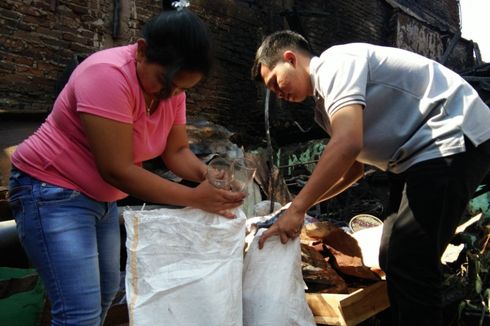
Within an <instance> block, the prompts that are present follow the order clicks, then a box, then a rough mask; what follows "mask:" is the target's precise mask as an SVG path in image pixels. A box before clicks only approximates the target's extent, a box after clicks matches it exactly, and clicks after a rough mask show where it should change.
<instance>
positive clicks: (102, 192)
mask: <svg viewBox="0 0 490 326" xmlns="http://www.w3.org/2000/svg"><path fill="white" fill-rule="evenodd" d="M209 68H210V48H209V38H208V34H207V30H206V27H205V25H204V24H203V22H202V21H201V20H200V19H199V18H198V17H197V16H196V15H194V14H192V13H191V12H190V11H188V10H180V11H165V12H162V13H161V14H159V15H158V16H156V17H155V18H154V19H153V20H151V21H150V22H149V23H148V24H147V25H146V26H145V28H144V30H143V38H142V39H139V40H138V41H137V42H136V43H135V44H131V45H128V46H122V47H116V48H111V49H107V50H102V51H99V52H97V53H95V54H93V55H91V56H89V57H88V58H87V59H85V60H84V61H83V62H82V63H81V64H80V65H79V66H78V67H77V68H76V69H75V70H74V72H73V73H72V75H71V77H70V79H69V81H68V83H67V84H66V86H65V88H64V89H63V91H62V92H61V93H60V95H59V96H58V98H57V100H56V102H55V103H54V107H53V111H52V113H51V114H50V115H49V116H48V118H47V119H46V121H45V122H44V123H43V125H42V126H41V127H40V128H39V130H38V131H36V132H35V133H34V134H33V135H32V136H31V137H29V138H28V139H27V140H25V141H24V142H23V143H22V144H20V145H19V146H18V148H17V150H16V152H15V153H14V155H13V157H12V164H13V168H12V173H11V178H10V184H9V201H10V204H11V207H12V210H13V212H14V215H15V218H16V222H17V228H18V232H19V235H20V238H21V242H22V244H23V247H24V249H25V251H26V253H27V254H28V256H29V258H30V260H31V261H32V263H33V265H34V266H35V267H36V268H37V270H38V272H39V274H40V276H41V278H42V280H43V283H44V286H45V288H46V290H47V293H48V297H49V301H50V303H51V315H52V324H53V325H61V324H62V325H101V324H102V323H103V321H104V317H105V315H106V313H107V310H108V308H109V306H110V304H111V301H112V299H113V298H114V296H115V294H116V292H117V290H118V287H119V248H120V238H119V223H118V212H117V206H116V201H117V200H119V199H122V198H124V197H126V196H127V194H131V195H132V196H134V197H138V198H140V199H142V200H144V201H147V202H151V203H160V204H173V205H180V206H192V207H195V208H200V209H203V210H206V211H209V212H213V213H217V214H221V215H224V216H226V217H229V218H232V217H233V216H232V215H230V214H229V213H227V211H228V210H229V209H230V208H234V207H237V206H239V205H240V204H241V202H242V200H243V197H244V194H243V193H231V192H229V191H225V190H220V189H215V188H213V187H212V186H211V185H210V184H209V183H208V182H204V181H205V175H206V166H205V165H204V164H203V163H202V162H201V161H200V160H199V159H198V158H197V157H196V156H194V155H193V153H192V152H191V151H190V149H189V147H188V143H187V136H186V129H185V122H186V120H185V119H186V116H185V91H186V90H187V89H189V88H191V87H193V86H195V85H196V84H197V83H198V82H199V81H200V80H201V79H202V78H203V77H204V76H205V75H206V74H207V73H208V71H209ZM157 156H161V157H162V159H163V161H164V162H165V165H166V166H167V167H168V168H169V169H170V170H172V171H173V172H174V173H175V174H177V175H179V176H180V177H182V178H184V179H187V180H191V181H195V182H200V184H199V185H198V186H197V187H195V188H190V187H186V186H183V185H181V184H177V183H173V182H171V181H168V180H165V179H163V178H160V177H159V176H157V175H155V174H153V173H151V172H149V171H147V170H145V169H143V168H142V162H143V161H145V160H148V159H151V158H154V157H157Z"/></svg>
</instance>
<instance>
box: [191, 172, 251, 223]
mask: <svg viewBox="0 0 490 326" xmlns="http://www.w3.org/2000/svg"><path fill="white" fill-rule="evenodd" d="M193 192H194V193H193V198H194V201H193V205H192V206H193V207H195V208H199V209H202V210H205V211H207V212H210V213H214V214H219V215H222V216H224V217H227V218H234V217H235V215H234V214H233V213H232V212H231V209H233V208H236V207H238V206H240V205H241V204H242V203H243V199H244V198H245V193H243V192H231V191H229V190H224V189H218V188H216V187H214V186H213V185H211V184H210V183H209V182H208V181H207V180H204V181H203V182H201V183H200V184H199V185H198V186H197V187H195V188H194V189H193Z"/></svg>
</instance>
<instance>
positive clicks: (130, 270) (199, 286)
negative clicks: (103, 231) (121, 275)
mask: <svg viewBox="0 0 490 326" xmlns="http://www.w3.org/2000/svg"><path fill="white" fill-rule="evenodd" d="M235 213H236V215H237V218H235V219H227V218H224V217H222V216H219V215H215V214H210V213H207V212H204V211H202V210H198V209H193V208H183V209H168V208H163V209H156V210H151V211H124V212H123V216H124V222H125V226H126V232H127V240H126V248H127V252H128V260H127V265H126V294H127V301H128V311H129V319H130V323H131V325H142V326H147V325H174V326H179V325H185V326H188V325H209V326H211V325H227V326H228V325H229V326H234V325H237V326H240V325H242V271H243V246H244V238H245V220H246V218H245V215H244V213H243V211H241V210H240V209H237V210H236V212H235Z"/></svg>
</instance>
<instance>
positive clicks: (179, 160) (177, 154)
mask: <svg viewBox="0 0 490 326" xmlns="http://www.w3.org/2000/svg"><path fill="white" fill-rule="evenodd" d="M162 159H163V161H164V163H165V166H166V167H167V168H168V169H170V170H171V171H172V172H173V173H175V174H176V175H178V176H179V177H181V178H184V179H186V180H190V181H195V182H202V181H204V180H205V179H206V173H207V166H206V165H205V164H204V163H202V162H201V160H199V159H198V158H197V157H196V155H194V153H192V151H191V150H190V148H189V141H188V140H187V131H186V127H185V125H177V126H173V127H172V130H170V134H169V135H168V139H167V148H166V149H165V152H164V153H163V154H162Z"/></svg>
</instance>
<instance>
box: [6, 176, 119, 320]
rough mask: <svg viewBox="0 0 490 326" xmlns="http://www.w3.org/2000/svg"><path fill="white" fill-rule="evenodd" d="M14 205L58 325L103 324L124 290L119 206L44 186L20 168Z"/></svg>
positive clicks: (12, 191) (12, 184) (12, 183)
mask: <svg viewBox="0 0 490 326" xmlns="http://www.w3.org/2000/svg"><path fill="white" fill-rule="evenodd" d="M9 203H10V206H11V209H12V212H13V214H14V216H15V221H16V223H17V231H18V234H19V238H20V241H21V243H22V246H23V248H24V250H25V252H26V254H27V256H28V257H29V259H30V261H31V262H32V264H33V265H34V267H35V268H36V269H37V271H38V273H39V275H40V276H41V279H42V281H43V284H44V287H45V289H46V292H47V295H48V298H49V301H50V303H51V322H52V325H77V326H81V325H91V326H93V325H102V324H103V321H104V318H105V316H106V314H107V311H108V309H109V307H110V305H111V303H112V300H113V298H114V296H115V295H116V293H117V291H118V289H119V278H120V271H119V269H120V268H119V267H120V266H119V257H120V241H121V240H120V233H119V219H118V212H117V206H116V204H115V203H114V202H112V203H105V202H97V201H95V200H93V199H91V198H89V197H87V196H85V195H83V194H81V193H80V192H78V191H75V190H70V189H65V188H61V187H58V186H54V185H51V184H48V183H44V182H42V181H39V180H37V179H35V178H32V177H31V176H29V175H27V174H25V173H23V172H21V171H20V170H18V169H16V168H15V167H14V168H12V173H11V176H10V180H9Z"/></svg>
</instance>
